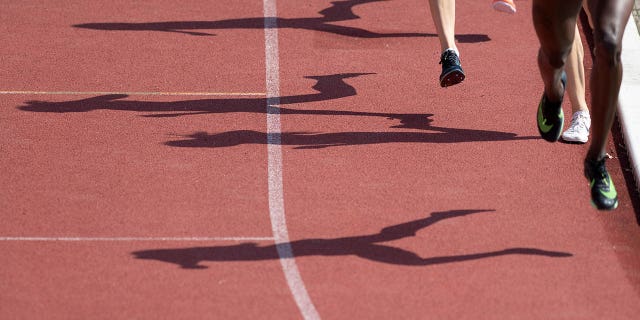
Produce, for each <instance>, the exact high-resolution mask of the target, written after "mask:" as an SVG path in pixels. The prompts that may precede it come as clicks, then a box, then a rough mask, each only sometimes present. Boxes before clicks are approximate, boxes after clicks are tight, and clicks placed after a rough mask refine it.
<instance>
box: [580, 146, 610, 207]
mask: <svg viewBox="0 0 640 320" xmlns="http://www.w3.org/2000/svg"><path fill="white" fill-rule="evenodd" d="M605 161H606V158H602V159H600V160H589V159H585V161H584V174H585V177H586V178H587V180H589V188H590V189H591V205H593V206H594V207H595V208H596V209H598V210H613V209H615V208H617V207H618V192H617V191H616V187H615V185H614V184H613V180H612V179H611V176H610V175H609V172H608V171H607V167H606V165H605Z"/></svg>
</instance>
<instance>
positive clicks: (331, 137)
mask: <svg viewBox="0 0 640 320" xmlns="http://www.w3.org/2000/svg"><path fill="white" fill-rule="evenodd" d="M412 116H413V115H412ZM419 116H421V117H422V116H424V118H425V122H426V120H427V119H426V118H427V117H428V115H419ZM398 117H402V115H398ZM424 129H426V130H435V131H440V132H434V133H428V132H410V131H403V132H334V133H310V132H283V133H265V132H258V131H253V130H235V131H229V132H223V133H216V134H208V133H206V132H196V133H194V134H191V135H189V136H187V137H186V138H187V139H183V140H175V141H168V142H166V143H165V144H166V145H168V146H172V147H183V148H222V147H233V146H238V145H243V144H267V143H268V144H280V145H287V146H295V149H320V148H327V147H338V146H353V145H367V144H380V143H461V142H483V141H506V140H537V139H539V137H537V136H523V137H519V136H517V134H515V133H508V132H500V131H488V130H473V129H455V128H444V127H431V126H429V127H425V128H424ZM274 141H277V142H275V143H274Z"/></svg>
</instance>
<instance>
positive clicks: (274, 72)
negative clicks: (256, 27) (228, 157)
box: [263, 0, 320, 319]
mask: <svg viewBox="0 0 640 320" xmlns="http://www.w3.org/2000/svg"><path fill="white" fill-rule="evenodd" d="M263 14H264V44H265V69H266V86H267V105H266V108H267V152H268V158H269V159H268V172H269V216H270V218H271V228H272V230H273V236H274V238H275V244H276V249H277V251H278V256H279V258H280V259H279V260H280V264H281V265H282V271H283V272H284V276H285V278H286V280H287V285H289V290H290V291H291V294H292V295H293V298H294V300H295V302H296V304H297V305H298V309H299V310H300V313H301V314H302V316H303V317H304V318H305V319H320V315H319V314H318V312H317V311H316V308H315V306H314V305H313V303H312V302H311V298H309V293H308V292H307V289H306V288H305V286H304V282H303V281H302V277H301V276H300V272H299V271H298V267H297V266H296V262H295V257H294V255H293V250H292V248H291V243H290V242H289V235H288V231H287V223H286V220H285V213H284V196H283V186H282V147H281V141H280V136H281V128H280V108H279V107H280V75H279V74H280V66H279V62H278V59H279V53H278V24H277V10H276V0H263Z"/></svg>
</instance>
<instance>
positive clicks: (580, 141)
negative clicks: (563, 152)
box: [562, 136, 589, 144]
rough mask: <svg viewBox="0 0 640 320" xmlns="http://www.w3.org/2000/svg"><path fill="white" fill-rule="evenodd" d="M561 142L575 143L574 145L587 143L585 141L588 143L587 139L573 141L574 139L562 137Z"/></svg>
mask: <svg viewBox="0 0 640 320" xmlns="http://www.w3.org/2000/svg"><path fill="white" fill-rule="evenodd" d="M562 141H563V142H567V143H575V144H585V143H587V141H589V138H587V139H577V138H576V139H574V138H565V137H564V136H562Z"/></svg>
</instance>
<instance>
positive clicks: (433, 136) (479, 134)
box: [18, 73, 539, 149]
mask: <svg viewBox="0 0 640 320" xmlns="http://www.w3.org/2000/svg"><path fill="white" fill-rule="evenodd" d="M370 74H371V73H341V74H332V75H324V76H307V77H305V78H307V79H312V80H315V81H316V83H315V84H314V85H313V86H312V88H313V89H315V90H316V91H317V92H316V93H310V94H301V95H291V96H283V97H279V98H277V102H278V105H279V106H281V105H288V104H298V103H307V102H317V101H327V100H335V99H340V98H345V97H350V96H355V95H356V94H357V91H356V89H355V88H354V87H353V86H351V85H349V84H347V83H346V82H345V79H349V78H355V77H360V76H364V75H370ZM127 97H128V96H127V95H124V94H112V95H103V96H98V97H91V98H87V99H80V100H74V101H63V102H48V101H27V102H26V105H24V106H20V107H18V108H19V109H20V110H23V111H31V112H55V113H66V112H89V111H93V110H119V111H133V112H147V113H150V114H146V115H144V116H145V117H179V116H187V115H202V114H211V113H230V112H240V113H242V112H249V113H266V112H267V105H268V104H271V103H273V101H271V100H268V99H267V98H226V99H199V100H185V101H171V102H164V101H160V102H157V101H136V100H123V99H124V98H127ZM277 110H278V112H279V113H280V114H283V115H288V114H299V115H319V116H359V117H383V118H386V119H389V120H392V121H393V122H394V123H393V124H392V125H391V126H390V127H391V128H397V129H418V130H429V131H433V133H425V132H410V131H404V132H339V133H310V132H285V133H281V134H279V138H280V141H281V142H280V143H281V144H283V145H293V146H297V148H300V149H306V148H325V147H329V146H345V145H361V144H374V143H392V142H429V143H456V142H473V141H505V140H529V139H539V137H538V136H524V137H519V136H517V135H516V134H515V133H508V132H500V131H489V130H473V129H456V128H446V127H438V126H434V125H432V124H431V123H432V122H433V120H432V119H431V118H430V117H431V116H433V115H432V114H401V113H384V112H366V111H348V110H318V109H293V108H286V107H280V108H278V109H277ZM397 121H399V123H398V122H397ZM185 138H187V139H185V140H181V141H169V142H167V143H166V144H167V145H169V146H176V147H201V148H204V147H208V148H216V147H229V146H236V145H240V144H264V143H266V142H267V133H263V132H257V131H251V130H237V131H230V132H224V133H215V134H208V133H206V132H197V133H194V134H191V135H188V136H185Z"/></svg>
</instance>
